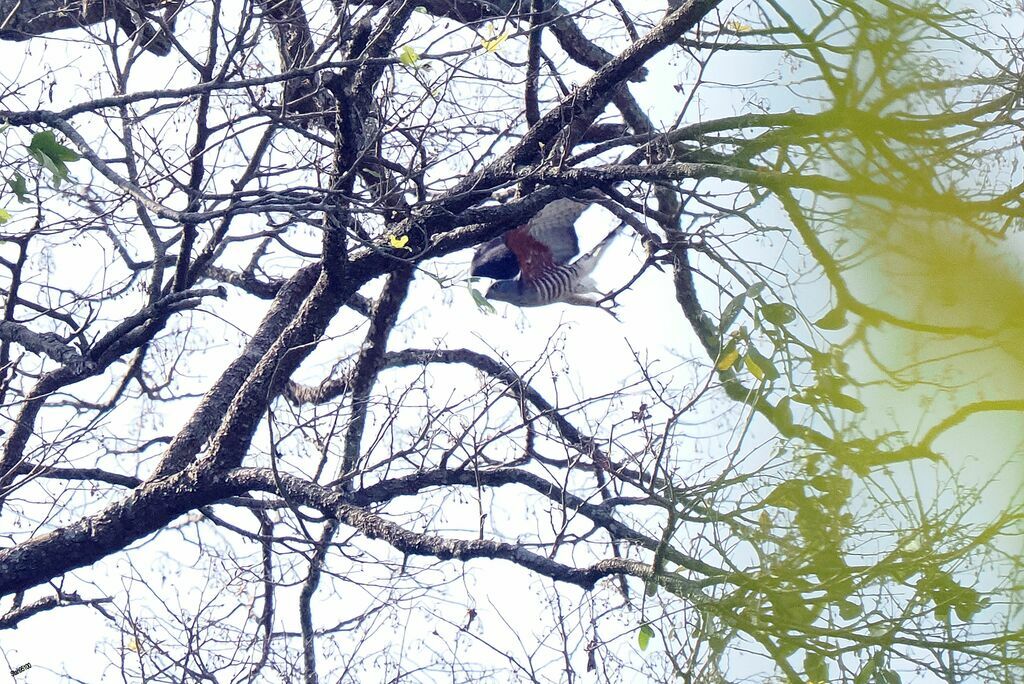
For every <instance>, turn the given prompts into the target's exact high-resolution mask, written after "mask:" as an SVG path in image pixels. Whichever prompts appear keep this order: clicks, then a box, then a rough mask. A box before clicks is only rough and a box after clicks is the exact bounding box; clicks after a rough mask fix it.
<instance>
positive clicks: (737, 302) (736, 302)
mask: <svg viewBox="0 0 1024 684" xmlns="http://www.w3.org/2000/svg"><path fill="white" fill-rule="evenodd" d="M746 301H747V293H746V292H741V293H740V294H738V295H736V296H735V297H733V298H732V301H731V302H729V303H728V304H726V305H725V308H724V309H723V310H722V322H721V323H719V324H718V332H719V334H722V335H724V334H725V333H726V332H728V330H729V328H731V327H732V324H733V323H735V322H736V317H737V316H739V315H740V311H742V310H743V305H744V304H745V303H746Z"/></svg>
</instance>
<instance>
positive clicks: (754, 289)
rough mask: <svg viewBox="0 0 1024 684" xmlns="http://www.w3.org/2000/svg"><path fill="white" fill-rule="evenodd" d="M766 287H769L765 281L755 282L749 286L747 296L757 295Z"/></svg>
mask: <svg viewBox="0 0 1024 684" xmlns="http://www.w3.org/2000/svg"><path fill="white" fill-rule="evenodd" d="M765 287H767V286H766V285H765V284H764V283H762V282H757V283H754V284H753V285H751V286H750V287H748V288H747V296H748V297H757V296H758V295H760V294H761V293H762V292H764V288H765Z"/></svg>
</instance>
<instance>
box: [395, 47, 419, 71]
mask: <svg viewBox="0 0 1024 684" xmlns="http://www.w3.org/2000/svg"><path fill="white" fill-rule="evenodd" d="M398 61H399V62H401V63H402V64H404V65H405V66H407V67H414V66H416V62H418V61H420V56H419V54H417V52H416V51H415V50H413V49H412V46H410V45H406V46H405V47H403V48H402V49H401V51H400V52H399V53H398Z"/></svg>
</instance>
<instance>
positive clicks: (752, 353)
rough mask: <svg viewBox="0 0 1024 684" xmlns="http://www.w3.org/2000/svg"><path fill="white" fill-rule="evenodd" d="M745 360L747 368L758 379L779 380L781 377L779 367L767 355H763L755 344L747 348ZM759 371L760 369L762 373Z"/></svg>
mask: <svg viewBox="0 0 1024 684" xmlns="http://www.w3.org/2000/svg"><path fill="white" fill-rule="evenodd" d="M744 361H746V364H747V368H748V369H749V370H750V372H751V373H753V374H754V377H756V378H757V379H758V380H764V379H766V378H767V379H768V380H778V379H779V377H780V376H779V369H778V368H776V367H775V364H773V363H772V362H771V361H769V360H768V358H767V357H765V356H763V355H762V354H761V352H759V351H757V349H756V348H754V347H753V346H750V347H748V348H747V355H746V356H745V357H744ZM755 369H756V370H755ZM758 371H760V373H759V372H758Z"/></svg>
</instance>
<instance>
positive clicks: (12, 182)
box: [7, 173, 28, 203]
mask: <svg viewBox="0 0 1024 684" xmlns="http://www.w3.org/2000/svg"><path fill="white" fill-rule="evenodd" d="M7 185H9V186H11V192H13V193H14V195H15V197H17V198H18V201H19V202H22V203H24V202H28V184H27V183H26V182H25V177H24V176H22V175H21V174H20V173H16V174H14V175H13V176H12V177H10V178H8V179H7Z"/></svg>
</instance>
